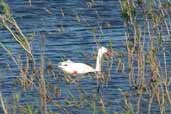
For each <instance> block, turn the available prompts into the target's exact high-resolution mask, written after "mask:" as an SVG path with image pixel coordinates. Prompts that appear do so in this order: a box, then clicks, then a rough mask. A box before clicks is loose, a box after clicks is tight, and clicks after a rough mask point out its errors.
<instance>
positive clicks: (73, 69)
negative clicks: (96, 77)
mask: <svg viewBox="0 0 171 114" xmlns="http://www.w3.org/2000/svg"><path fill="white" fill-rule="evenodd" d="M104 54H107V55H108V56H110V55H111V51H109V50H108V49H106V48H105V47H101V48H99V50H98V55H97V60H96V68H93V67H91V66H89V65H87V64H84V63H77V62H73V61H71V60H67V61H63V62H60V63H59V65H58V67H59V68H60V69H61V70H63V71H64V72H66V73H68V74H86V73H90V72H100V71H101V62H102V57H103V55H104Z"/></svg>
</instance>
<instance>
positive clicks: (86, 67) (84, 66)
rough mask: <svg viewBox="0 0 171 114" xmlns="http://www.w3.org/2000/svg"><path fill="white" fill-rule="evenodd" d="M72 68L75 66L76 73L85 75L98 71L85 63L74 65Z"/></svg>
mask: <svg viewBox="0 0 171 114" xmlns="http://www.w3.org/2000/svg"><path fill="white" fill-rule="evenodd" d="M72 66H73V69H75V71H77V72H78V73H80V74H85V73H89V72H95V71H96V70H95V69H94V68H93V67H91V66H89V65H87V64H84V63H74V64H73V65H72Z"/></svg>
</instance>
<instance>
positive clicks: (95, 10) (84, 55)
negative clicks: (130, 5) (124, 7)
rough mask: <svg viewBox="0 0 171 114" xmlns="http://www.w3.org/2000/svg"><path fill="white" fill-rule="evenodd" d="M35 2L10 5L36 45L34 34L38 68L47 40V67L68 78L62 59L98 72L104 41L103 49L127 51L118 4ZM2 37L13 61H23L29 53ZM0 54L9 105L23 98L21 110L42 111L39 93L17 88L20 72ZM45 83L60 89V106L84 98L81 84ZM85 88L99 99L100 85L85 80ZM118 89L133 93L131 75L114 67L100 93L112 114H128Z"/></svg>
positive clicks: (113, 0) (111, 0) (105, 0)
mask: <svg viewBox="0 0 171 114" xmlns="http://www.w3.org/2000/svg"><path fill="white" fill-rule="evenodd" d="M31 2H32V5H31V6H30V5H29V0H7V3H8V4H9V6H10V8H11V11H12V14H13V16H14V18H15V19H16V21H17V23H18V25H19V26H20V27H21V29H22V31H23V32H24V34H25V35H26V36H28V37H29V38H30V39H31V36H32V34H33V33H34V35H33V39H32V52H33V55H34V57H35V59H36V62H37V63H39V62H40V54H41V51H40V47H41V46H40V44H41V41H42V38H44V40H45V44H44V45H45V46H44V56H45V67H46V66H47V65H48V62H49V61H50V62H51V63H52V64H53V66H54V69H55V73H56V76H62V75H63V74H61V73H60V74H58V71H59V69H57V64H58V62H60V61H62V59H63V58H64V59H65V60H66V59H67V58H70V59H71V60H73V61H77V62H84V63H87V64H90V65H93V66H94V65H95V59H94V58H93V57H94V55H95V54H96V50H97V44H96V41H99V44H100V45H101V46H107V45H109V42H112V43H113V45H112V46H113V47H112V48H113V50H117V51H125V38H124V27H123V20H122V18H121V14H120V13H121V12H120V10H121V9H120V4H119V1H118V0H96V1H95V2H94V3H93V4H92V3H91V0H56V1H55V0H32V1H31ZM0 34H1V37H0V40H1V41H2V42H3V43H4V44H5V45H6V46H8V47H9V48H11V49H12V52H13V54H14V55H16V56H17V55H20V56H21V58H23V61H24V58H25V55H24V51H23V50H22V49H21V47H20V46H19V45H18V44H17V43H16V42H15V41H14V40H11V37H12V36H11V35H10V34H9V33H8V32H7V31H5V30H1V31H0ZM0 52H1V53H0V72H1V74H0V77H1V80H0V81H1V82H0V90H1V92H2V94H3V96H4V99H6V102H7V104H9V105H10V104H11V105H12V103H11V102H10V99H12V95H13V94H14V93H20V96H21V100H20V103H21V104H23V105H26V104H33V105H35V107H36V106H37V107H38V106H39V104H38V103H39V99H38V98H37V97H38V93H36V92H34V89H33V90H31V91H28V92H26V91H22V90H21V89H22V88H21V87H20V86H19V85H16V83H15V80H16V79H17V77H18V76H19V73H18V69H17V67H16V65H15V64H14V63H13V61H12V60H11V58H10V57H9V56H8V55H7V54H6V52H5V51H4V50H3V49H2V48H0ZM9 69H10V70H9ZM88 75H91V74H88ZM46 80H47V81H48V82H50V83H51V84H52V85H53V86H56V87H59V88H60V89H61V96H60V97H59V98H58V97H56V98H55V97H53V99H54V100H55V101H60V102H64V101H63V100H64V99H65V98H67V97H68V91H70V92H71V93H72V94H73V95H74V96H76V98H79V95H80V93H79V92H78V88H77V85H76V84H66V83H65V82H56V80H54V78H52V77H46ZM80 86H81V87H82V89H83V90H84V91H86V92H87V93H88V94H90V96H91V94H95V93H96V90H97V84H96V80H92V79H91V78H85V79H83V80H81V82H80ZM119 88H121V89H122V90H123V91H126V90H129V89H130V87H129V83H128V75H127V74H125V73H120V72H117V71H116V63H113V67H112V71H111V80H109V82H108V84H107V86H104V87H103V88H102V89H101V94H102V96H103V99H104V102H105V106H106V110H107V112H108V113H111V114H112V113H114V112H122V111H123V104H124V103H123V102H124V101H123V96H122V95H121V93H120V91H119V90H118V89H119ZM146 100H147V99H146ZM144 102H147V101H144ZM36 103H37V104H36ZM48 107H49V108H50V109H51V110H52V111H58V110H60V109H58V108H57V107H56V106H54V105H53V104H48ZM145 107H147V106H144V108H145ZM144 108H142V110H143V109H144ZM68 110H70V111H71V112H73V113H74V114H79V113H84V114H89V113H91V112H92V111H90V110H89V109H88V108H86V107H83V108H81V109H78V108H76V107H72V108H68ZM145 111H146V110H145ZM59 112H60V113H64V112H63V111H59Z"/></svg>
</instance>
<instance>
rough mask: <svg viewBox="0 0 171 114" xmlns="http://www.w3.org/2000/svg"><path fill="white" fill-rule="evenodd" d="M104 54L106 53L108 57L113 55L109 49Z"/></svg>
mask: <svg viewBox="0 0 171 114" xmlns="http://www.w3.org/2000/svg"><path fill="white" fill-rule="evenodd" d="M105 55H107V56H108V57H112V56H113V53H112V51H111V50H108V51H107V52H106V53H105Z"/></svg>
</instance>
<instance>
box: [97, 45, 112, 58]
mask: <svg viewBox="0 0 171 114" xmlns="http://www.w3.org/2000/svg"><path fill="white" fill-rule="evenodd" d="M99 52H100V53H101V54H102V55H103V54H105V55H107V56H109V57H111V56H112V51H111V50H109V49H107V48H106V47H101V48H99Z"/></svg>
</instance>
